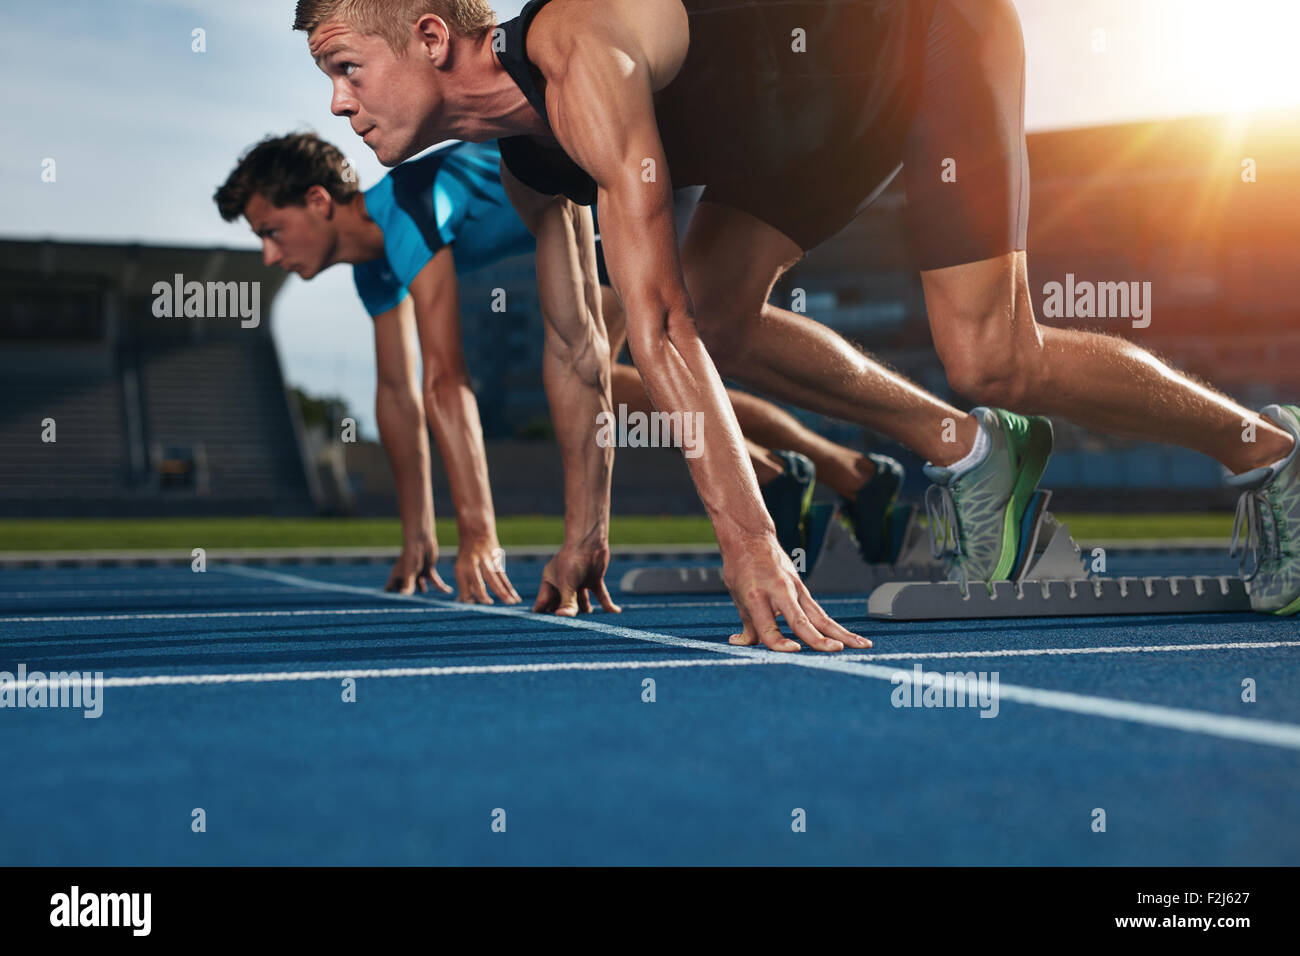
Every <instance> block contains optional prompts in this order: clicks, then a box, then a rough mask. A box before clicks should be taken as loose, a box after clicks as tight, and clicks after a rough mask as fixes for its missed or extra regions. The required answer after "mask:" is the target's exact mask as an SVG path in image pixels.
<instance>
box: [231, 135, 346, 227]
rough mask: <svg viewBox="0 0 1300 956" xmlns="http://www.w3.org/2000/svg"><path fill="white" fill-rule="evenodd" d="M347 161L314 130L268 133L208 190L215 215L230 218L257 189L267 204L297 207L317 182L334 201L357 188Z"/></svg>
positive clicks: (233, 218)
mask: <svg viewBox="0 0 1300 956" xmlns="http://www.w3.org/2000/svg"><path fill="white" fill-rule="evenodd" d="M351 170H352V165H351V164H350V163H349V162H348V160H347V158H346V157H345V156H344V155H343V154H342V153H341V152H339V149H338V147H336V146H333V145H331V144H330V143H327V142H325V140H323V139H321V138H320V137H319V136H317V135H316V134H315V133H290V134H288V135H287V136H268V137H267V138H266V139H264V140H262V141H261V142H260V143H258V144H257V145H256V146H254V147H253V148H252V149H250V150H249V151H248V152H247V153H245V154H244V155H243V156H242V157H240V160H239V165H238V166H236V167H235V171H234V172H232V173H231V174H230V176H229V177H228V178H227V179H226V181H225V183H224V184H222V185H221V186H220V187H219V188H218V189H217V191H216V193H215V194H214V195H213V197H212V199H213V201H214V202H215V203H216V204H217V209H218V210H219V211H220V213H221V218H222V219H224V220H226V222H234V221H235V220H236V219H238V218H239V217H240V216H242V215H243V214H244V209H245V207H247V206H248V202H249V200H250V199H252V198H253V197H254V196H256V195H257V194H258V193H261V194H262V195H263V196H265V197H266V199H267V201H268V202H269V203H271V205H273V206H291V205H292V206H301V205H303V204H304V203H305V202H306V196H307V190H309V189H311V187H312V186H323V187H324V188H325V191H326V192H328V193H329V194H330V196H331V197H333V199H334V201H335V202H340V203H349V202H351V201H352V199H353V197H355V196H356V195H357V193H358V192H359V187H358V186H357V177H356V174H355V172H352V171H351Z"/></svg>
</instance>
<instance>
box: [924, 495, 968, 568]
mask: <svg viewBox="0 0 1300 956" xmlns="http://www.w3.org/2000/svg"><path fill="white" fill-rule="evenodd" d="M925 520H926V524H928V525H929V531H930V555H931V556H932V557H935V558H942V557H944V556H945V555H948V554H951V555H952V556H953V557H958V558H959V557H961V553H962V551H961V534H960V532H959V528H958V525H957V503H956V501H954V500H953V496H952V489H951V488H949V487H948V486H947V485H931V486H930V487H929V488H927V489H925Z"/></svg>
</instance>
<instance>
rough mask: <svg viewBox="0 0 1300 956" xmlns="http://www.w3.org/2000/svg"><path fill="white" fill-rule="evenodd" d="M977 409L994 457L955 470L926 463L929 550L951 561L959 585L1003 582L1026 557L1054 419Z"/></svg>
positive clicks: (1049, 452)
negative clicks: (1029, 518) (1028, 525)
mask: <svg viewBox="0 0 1300 956" xmlns="http://www.w3.org/2000/svg"><path fill="white" fill-rule="evenodd" d="M971 414H972V415H974V416H975V417H976V419H978V421H979V423H980V425H981V426H982V427H983V428H984V430H985V431H986V432H987V433H988V436H989V450H988V454H987V455H986V456H985V457H984V460H983V461H981V462H980V463H979V464H978V465H976V466H975V467H974V468H972V469H970V470H969V471H966V472H963V473H962V474H960V475H954V474H953V472H952V471H951V470H950V469H948V468H943V467H940V466H938V465H931V464H927V465H926V466H925V474H926V477H928V478H929V479H930V480H931V481H933V482H934V484H933V485H932V486H931V487H930V488H928V489H927V490H926V493H925V512H926V518H927V520H928V521H929V524H930V545H931V551H932V553H933V554H934V556H935V557H936V558H943V557H945V556H946V557H948V558H949V574H948V578H949V580H952V581H958V582H961V583H962V584H963V585H965V584H966V583H968V582H970V581H983V582H985V583H986V584H990V583H991V582H993V581H1005V580H1008V579H1009V577H1010V576H1011V572H1012V570H1013V569H1014V568H1016V567H1017V566H1018V565H1019V564H1021V563H1022V562H1023V560H1024V555H1022V554H1021V547H1022V544H1023V543H1025V542H1027V540H1028V539H1029V537H1030V536H1029V535H1027V534H1025V529H1024V528H1023V527H1022V523H1023V520H1024V518H1025V513H1026V511H1027V510H1028V509H1029V507H1030V504H1031V501H1032V500H1033V499H1034V492H1035V489H1036V488H1037V487H1038V482H1039V480H1040V479H1041V478H1042V477H1043V472H1044V471H1045V470H1046V469H1047V460H1048V458H1050V457H1051V454H1052V423H1051V422H1049V421H1048V420H1047V419H1046V418H1040V417H1027V416H1024V415H1017V414H1015V413H1014V412H1008V411H1003V410H1002V409H994V408H983V407H980V408H976V409H973V410H972V411H971Z"/></svg>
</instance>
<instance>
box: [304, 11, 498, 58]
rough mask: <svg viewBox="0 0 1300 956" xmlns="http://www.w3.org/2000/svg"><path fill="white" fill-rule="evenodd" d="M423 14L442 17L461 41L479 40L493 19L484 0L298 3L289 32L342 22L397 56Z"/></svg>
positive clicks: (491, 24) (490, 25)
mask: <svg viewBox="0 0 1300 956" xmlns="http://www.w3.org/2000/svg"><path fill="white" fill-rule="evenodd" d="M425 13H432V14H435V15H437V16H440V17H442V19H443V20H445V21H446V23H447V26H449V27H451V29H452V32H454V33H456V34H458V35H460V36H462V37H479V36H482V35H483V33H484V31H486V30H488V29H489V28H491V27H492V26H493V25H494V24H495V23H496V19H497V18H496V14H495V13H493V12H492V7H491V6H489V5H488V3H487V0H298V9H297V10H296V11H295V12H294V17H293V28H294V29H295V30H302V31H303V32H304V33H311V31H313V30H315V29H316V28H317V27H318V26H320V25H321V24H322V23H325V22H326V21H327V20H342V21H343V22H344V23H347V24H349V25H351V26H353V27H355V28H356V29H357V30H359V31H360V32H361V33H364V34H369V35H371V36H378V37H382V38H383V39H384V40H386V41H387V42H388V45H389V46H390V47H392V48H393V50H394V52H396V53H401V52H402V51H403V50H405V49H406V43H407V40H408V38H409V36H410V29H411V24H413V23H414V22H415V21H416V20H418V19H419V18H420V16H421V15H423V14H425Z"/></svg>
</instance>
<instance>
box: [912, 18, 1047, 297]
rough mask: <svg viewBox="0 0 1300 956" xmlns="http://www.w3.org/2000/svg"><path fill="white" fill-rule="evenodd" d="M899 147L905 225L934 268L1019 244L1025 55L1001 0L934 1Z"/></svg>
mask: <svg viewBox="0 0 1300 956" xmlns="http://www.w3.org/2000/svg"><path fill="white" fill-rule="evenodd" d="M923 58H924V68H923V70H922V71H921V72H922V77H923V79H922V85H921V87H920V89H919V90H917V91H916V96H917V99H916V106H915V112H914V114H913V117H912V122H911V125H910V127H909V129H908V133H907V137H906V140H905V143H904V155H903V177H904V181H905V183H906V186H907V224H908V231H909V233H910V238H911V242H912V247H913V250H914V252H915V254H916V257H917V260H918V264H919V266H920V268H921V269H922V270H923V271H937V270H941V269H944V268H947V267H950V266H957V265H961V264H964V263H974V262H981V261H986V260H990V259H994V258H997V257H999V256H1003V255H1005V254H1006V253H1009V252H1015V251H1017V250H1022V249H1024V248H1025V240H1026V233H1027V231H1028V220H1029V159H1028V154H1027V152H1026V149H1025V120H1024V99H1025V51H1024V41H1023V38H1022V36H1021V30H1020V19H1019V17H1018V16H1017V14H1016V10H1015V7H1014V6H1012V3H1011V0H939V2H938V3H937V4H936V6H935V10H934V15H933V18H932V19H931V21H930V23H929V26H928V30H927V33H926V37H925V46H924V52H923Z"/></svg>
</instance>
